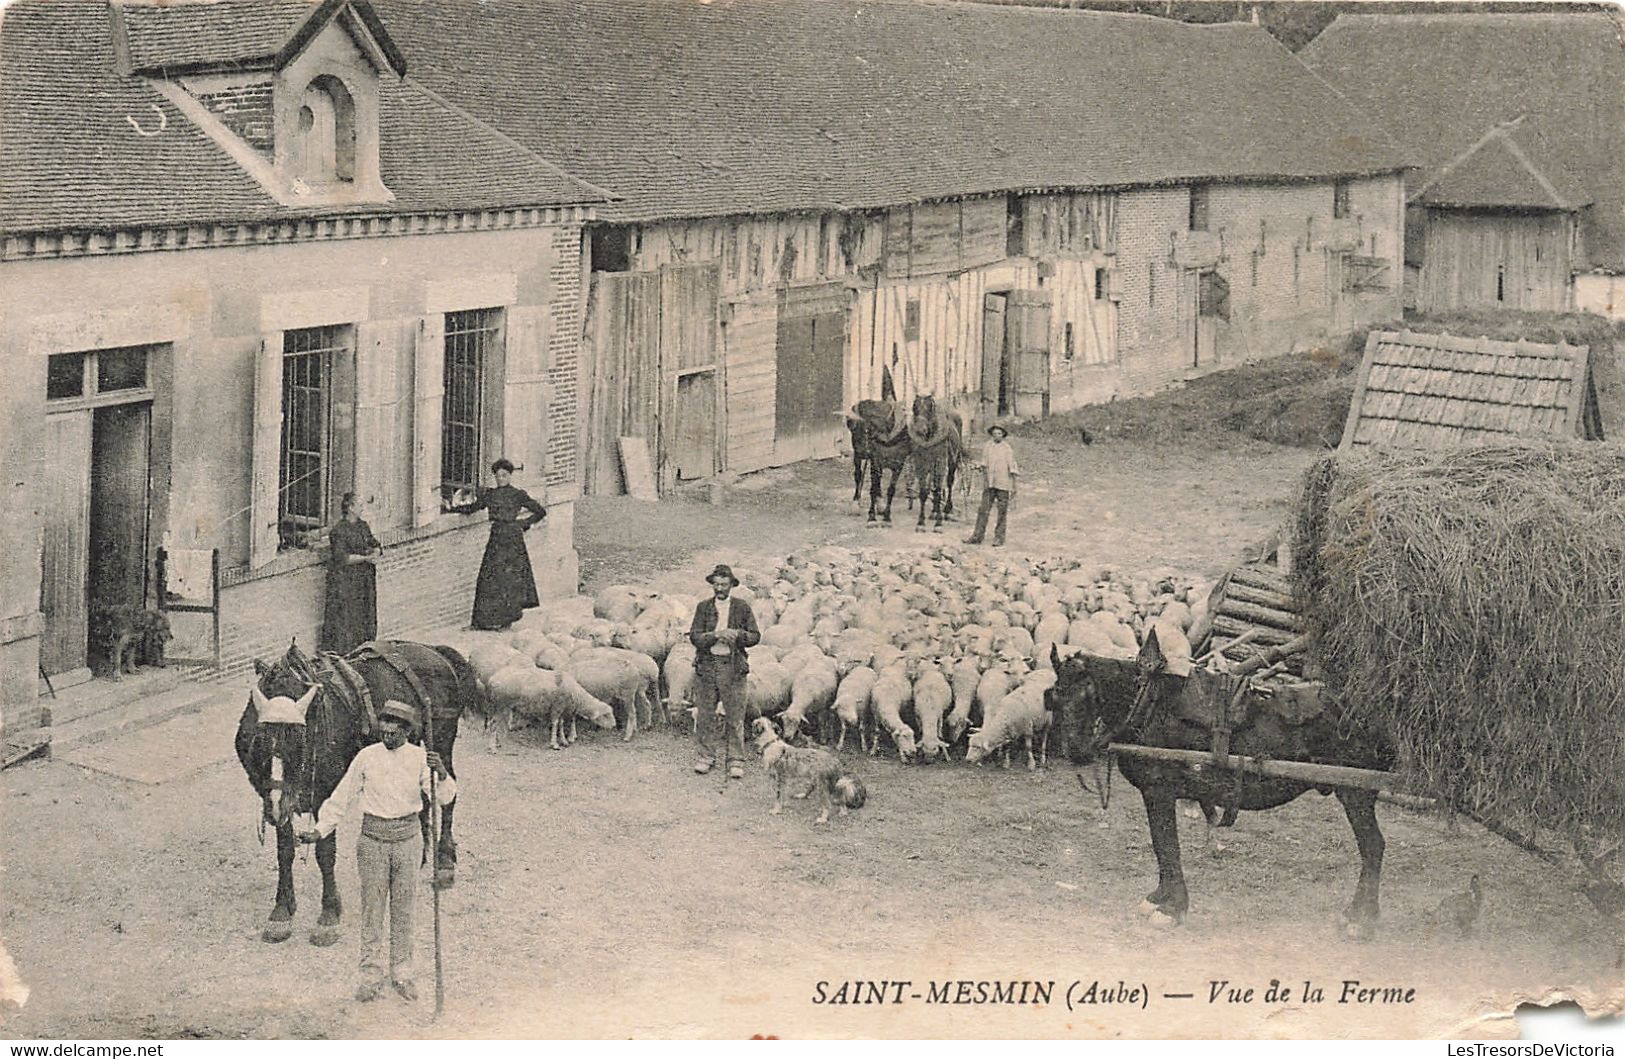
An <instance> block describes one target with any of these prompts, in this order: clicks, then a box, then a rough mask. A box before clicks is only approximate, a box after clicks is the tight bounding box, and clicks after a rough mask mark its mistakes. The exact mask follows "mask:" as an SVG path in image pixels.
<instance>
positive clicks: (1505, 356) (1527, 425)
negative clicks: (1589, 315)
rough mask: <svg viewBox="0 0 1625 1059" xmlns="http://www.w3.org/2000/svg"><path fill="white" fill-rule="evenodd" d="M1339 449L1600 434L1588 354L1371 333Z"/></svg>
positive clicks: (1575, 349) (1541, 346) (1407, 333)
mask: <svg viewBox="0 0 1625 1059" xmlns="http://www.w3.org/2000/svg"><path fill="white" fill-rule="evenodd" d="M1366 341H1367V344H1366V353H1365V360H1364V361H1363V362H1362V363H1361V365H1360V373H1359V376H1358V378H1357V382H1356V384H1355V391H1354V398H1353V401H1352V402H1351V405H1350V408H1349V418H1348V423H1347V425H1346V426H1345V428H1344V433H1343V443H1342V447H1343V448H1350V447H1353V446H1358V445H1382V446H1389V447H1396V448H1418V449H1441V448H1449V447H1450V446H1453V445H1461V444H1470V443H1482V442H1490V441H1505V440H1506V439H1507V438H1508V437H1532V436H1540V435H1550V436H1557V437H1575V436H1580V437H1587V436H1600V428H1599V427H1597V425H1596V424H1597V405H1596V396H1595V393H1594V391H1593V387H1592V381H1591V373H1590V368H1589V348H1588V347H1586V346H1570V345H1566V344H1562V343H1559V344H1555V345H1544V344H1539V343H1533V342H1496V341H1492V340H1490V339H1485V338H1458V337H1456V336H1454V335H1424V334H1415V333H1412V332H1410V331H1400V332H1394V331H1380V332H1373V333H1372V334H1371V335H1370V337H1369V338H1368V339H1367V340H1366Z"/></svg>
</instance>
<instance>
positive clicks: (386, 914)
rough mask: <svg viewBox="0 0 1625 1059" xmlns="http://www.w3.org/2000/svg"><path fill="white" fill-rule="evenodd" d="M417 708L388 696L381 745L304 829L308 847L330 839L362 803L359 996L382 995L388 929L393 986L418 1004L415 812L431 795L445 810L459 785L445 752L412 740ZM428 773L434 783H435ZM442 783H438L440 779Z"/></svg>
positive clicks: (418, 840) (355, 765) (366, 752)
mask: <svg viewBox="0 0 1625 1059" xmlns="http://www.w3.org/2000/svg"><path fill="white" fill-rule="evenodd" d="M417 722H418V711H417V709H416V708H415V707H413V706H409V705H408V704H406V703H404V702H400V701H397V700H395V699H390V700H389V701H388V702H385V703H384V704H383V706H382V707H380V708H379V710H378V733H379V734H378V740H379V741H378V742H376V743H372V744H370V745H368V746H365V747H363V748H362V749H361V752H360V753H359V754H357V755H356V756H355V760H354V761H352V762H351V763H350V768H349V770H348V771H347V772H345V774H344V778H343V779H342V780H340V781H339V785H338V786H337V787H336V788H334V790H333V795H332V797H330V798H328V799H327V801H325V802H323V803H322V807H321V809H320V810H319V811H318V812H317V814H316V821H315V823H314V825H312V826H309V827H306V828H303V829H301V831H300V835H299V837H300V838H301V839H303V840H305V841H307V842H314V841H316V840H317V839H319V838H325V837H327V836H328V835H331V834H332V833H333V831H334V830H335V829H336V828H337V827H338V826H339V822H340V821H341V820H342V819H343V818H344V816H345V813H346V812H347V811H348V809H349V807H350V804H351V802H352V801H353V800H354V799H356V798H357V797H359V798H360V800H361V838H360V840H359V841H358V842H357V843H356V864H357V866H358V867H359V868H360V872H361V984H360V985H359V986H357V987H356V991H355V998H356V999H357V1000H361V1001H367V1000H376V999H377V998H378V997H379V996H380V995H381V994H382V993H383V991H384V982H385V973H386V968H385V965H384V944H385V942H384V928H385V924H386V922H387V924H388V928H389V942H388V944H389V965H388V969H387V973H388V977H389V981H391V982H393V983H394V985H395V991H396V992H397V993H399V994H400V995H401V996H403V997H405V998H406V999H407V1000H416V999H417V996H418V991H417V985H416V983H415V982H414V981H413V980H412V903H413V897H414V896H415V893H416V890H417V872H418V868H419V866H420V865H421V864H422V862H423V840H422V837H421V836H422V833H423V832H422V829H421V828H420V827H419V824H418V812H419V811H420V810H421V809H422V807H423V804H424V803H423V798H424V796H425V795H427V794H429V792H430V791H431V790H433V791H434V798H435V801H437V802H439V803H440V804H441V805H442V806H444V805H446V804H448V803H450V802H451V800H452V799H453V798H455V797H457V781H456V780H454V779H452V778H451V776H450V775H449V774H448V773H447V771H446V767H445V765H444V764H443V763H442V762H441V760H440V755H439V754H437V753H435V752H434V751H433V750H427V751H426V750H424V748H423V747H421V746H417V745H415V744H413V743H409V742H407V735H408V734H409V733H410V732H411V731H413V730H414V729H415V728H416V727H417ZM431 771H432V772H433V777H434V779H433V780H432V779H431V776H430V774H431ZM436 780H437V781H438V782H435V781H436Z"/></svg>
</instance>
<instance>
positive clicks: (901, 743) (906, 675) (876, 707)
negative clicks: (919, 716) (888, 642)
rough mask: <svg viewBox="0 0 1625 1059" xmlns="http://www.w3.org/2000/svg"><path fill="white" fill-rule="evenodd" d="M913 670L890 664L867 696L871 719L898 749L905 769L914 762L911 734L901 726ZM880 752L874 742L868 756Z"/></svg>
mask: <svg viewBox="0 0 1625 1059" xmlns="http://www.w3.org/2000/svg"><path fill="white" fill-rule="evenodd" d="M913 668H914V667H913V665H912V664H911V663H909V662H907V661H902V660H899V661H897V662H893V663H892V664H891V665H890V666H888V667H887V668H886V669H885V670H884V671H883V672H881V674H880V676H879V678H878V679H877V680H876V681H875V686H874V689H873V690H872V691H871V692H870V693H869V701H870V703H871V704H872V708H873V713H874V717H875V719H876V720H878V721H879V722H880V725H881V727H883V728H885V729H886V731H887V733H888V734H890V735H891V737H892V742H893V743H895V744H896V745H897V756H898V759H899V760H901V761H902V762H903V764H905V765H906V764H908V763H910V762H911V761H913V760H914V754H915V747H914V731H913V729H911V728H909V726H908V725H906V724H904V723H903V710H904V709H905V708H906V707H907V706H908V705H909V704H910V703H911V702H912V701H913V698H914V681H913V679H912V670H913ZM879 749H880V741H879V739H876V740H875V742H874V743H873V744H872V745H871V746H870V748H869V753H871V754H873V753H875V751H877V750H879Z"/></svg>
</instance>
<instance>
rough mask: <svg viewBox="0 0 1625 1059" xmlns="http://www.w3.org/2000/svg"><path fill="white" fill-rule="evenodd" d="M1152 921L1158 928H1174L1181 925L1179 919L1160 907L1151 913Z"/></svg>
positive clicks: (1153, 925) (1154, 926)
mask: <svg viewBox="0 0 1625 1059" xmlns="http://www.w3.org/2000/svg"><path fill="white" fill-rule="evenodd" d="M1150 923H1151V926H1152V927H1153V928H1154V929H1156V930H1172V929H1174V928H1175V927H1177V926H1179V920H1177V919H1175V918H1174V917H1173V916H1171V915H1169V914H1168V913H1167V912H1164V911H1163V910H1162V909H1160V908H1159V909H1157V910H1156V911H1155V912H1152V913H1151V919H1150Z"/></svg>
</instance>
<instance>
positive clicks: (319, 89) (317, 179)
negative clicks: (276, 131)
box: [289, 75, 356, 187]
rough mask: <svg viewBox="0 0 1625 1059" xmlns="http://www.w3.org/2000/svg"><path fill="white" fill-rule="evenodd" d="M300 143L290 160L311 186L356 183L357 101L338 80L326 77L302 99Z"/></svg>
mask: <svg viewBox="0 0 1625 1059" xmlns="http://www.w3.org/2000/svg"><path fill="white" fill-rule="evenodd" d="M297 126H298V128H297V131H296V133H295V135H296V137H297V140H296V142H295V143H294V144H292V145H291V147H292V150H291V151H290V152H289V156H290V157H289V161H290V163H291V165H292V168H293V171H294V173H295V175H297V176H298V177H299V178H300V179H301V180H303V181H304V182H305V183H306V184H308V185H310V186H311V187H326V186H330V185H333V184H347V183H353V182H354V181H355V154H356V123H355V100H354V99H352V98H351V96H350V92H349V90H348V89H346V88H345V87H344V82H343V81H340V80H339V79H338V78H336V77H332V76H329V75H323V76H321V77H318V78H316V79H315V80H313V81H311V82H310V84H309V85H307V86H306V87H305V91H304V94H303V95H302V96H301V98H300V105H299V116H298V121H297Z"/></svg>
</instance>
